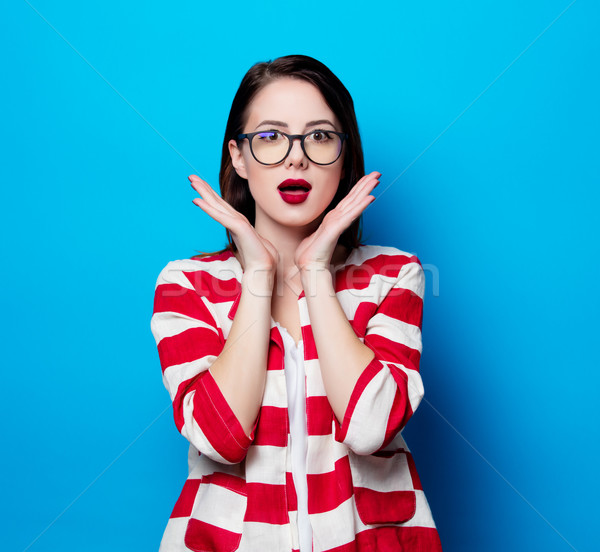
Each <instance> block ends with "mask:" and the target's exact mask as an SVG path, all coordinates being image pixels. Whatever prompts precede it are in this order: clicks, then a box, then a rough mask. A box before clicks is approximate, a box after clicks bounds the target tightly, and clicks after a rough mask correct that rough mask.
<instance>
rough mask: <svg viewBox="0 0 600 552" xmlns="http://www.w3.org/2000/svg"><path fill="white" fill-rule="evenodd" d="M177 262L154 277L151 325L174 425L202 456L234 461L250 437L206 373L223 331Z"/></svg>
mask: <svg viewBox="0 0 600 552" xmlns="http://www.w3.org/2000/svg"><path fill="white" fill-rule="evenodd" d="M178 263H181V261H172V262H170V263H169V264H168V265H167V266H166V267H165V268H164V269H163V270H162V272H161V273H160V275H159V276H158V280H157V282H156V290H155V294H154V312H153V315H152V321H151V324H150V326H151V330H152V334H153V335H154V339H155V340H156V345H157V348H158V355H159V358H160V363H161V367H162V371H163V382H164V384H165V387H166V388H167V390H168V391H169V394H170V396H171V401H172V402H173V415H174V418H175V425H176V426H177V429H178V430H179V431H180V432H181V434H182V435H183V436H184V437H185V438H186V439H188V441H190V443H191V444H192V445H193V446H194V447H196V448H197V449H198V451H199V452H200V453H201V454H205V455H206V456H208V457H209V458H211V459H212V460H215V461H217V462H220V463H224V464H235V463H237V462H241V461H242V460H243V459H244V457H245V456H246V452H247V450H248V448H249V447H250V444H251V442H252V438H253V435H250V436H248V435H246V433H245V431H244V429H243V428H242V425H241V424H240V422H239V420H238V419H237V417H236V416H235V414H234V413H233V411H232V410H231V408H230V406H229V404H228V403H227V401H226V399H225V397H224V396H223V394H222V393H221V390H220V389H219V387H218V385H217V383H216V381H215V380H214V378H213V376H212V374H211V373H210V371H209V368H210V366H211V365H212V363H213V362H214V361H215V360H216V358H217V357H218V356H219V354H220V353H221V351H222V350H223V347H224V345H225V340H224V338H223V333H222V331H221V329H220V328H219V326H218V324H217V322H216V321H215V317H214V316H213V314H212V313H211V310H210V308H209V306H208V304H209V303H208V301H207V299H206V297H204V296H203V295H202V294H201V293H200V292H199V291H198V290H197V289H195V287H194V285H193V284H192V282H191V281H190V278H188V276H187V275H186V273H187V271H184V270H182V268H181V267H180V266H179V265H178ZM192 280H193V278H192Z"/></svg>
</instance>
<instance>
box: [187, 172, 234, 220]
mask: <svg viewBox="0 0 600 552" xmlns="http://www.w3.org/2000/svg"><path fill="white" fill-rule="evenodd" d="M188 179H189V181H190V184H191V185H192V188H194V190H196V191H197V192H198V193H199V194H200V195H201V196H202V197H203V198H204V199H205V200H206V201H210V202H212V203H213V204H214V205H215V206H218V207H219V208H220V209H221V210H222V211H223V212H228V213H229V214H231V215H239V216H243V215H242V214H241V213H240V212H239V211H237V210H236V209H235V208H234V207H232V206H231V204H229V203H228V202H227V201H225V200H224V199H223V198H222V197H221V196H220V195H219V194H218V193H217V192H216V191H215V190H213V188H212V186H210V184H208V183H207V182H206V181H205V180H202V179H201V178H198V177H197V176H195V175H191V176H189V177H188Z"/></svg>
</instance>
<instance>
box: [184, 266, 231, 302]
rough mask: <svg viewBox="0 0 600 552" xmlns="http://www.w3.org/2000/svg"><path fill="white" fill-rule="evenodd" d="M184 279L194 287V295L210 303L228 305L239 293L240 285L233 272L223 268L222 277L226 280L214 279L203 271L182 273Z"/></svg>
mask: <svg viewBox="0 0 600 552" xmlns="http://www.w3.org/2000/svg"><path fill="white" fill-rule="evenodd" d="M183 274H184V275H185V277H186V278H187V279H188V280H189V281H190V283H191V284H192V285H193V286H194V289H195V290H196V293H198V294H199V295H201V296H203V297H206V298H207V299H208V300H209V301H210V302H211V303H229V302H231V301H234V300H235V298H236V297H237V296H238V295H239V293H240V292H241V285H240V283H239V282H238V281H237V279H236V278H235V276H234V275H233V271H232V270H231V269H228V268H223V270H222V274H223V276H230V277H229V278H227V279H221V278H215V277H214V276H213V275H212V274H210V273H209V272H206V271H205V270H195V271H192V272H184V273H183Z"/></svg>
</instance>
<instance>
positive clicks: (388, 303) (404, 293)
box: [377, 288, 423, 327]
mask: <svg viewBox="0 0 600 552" xmlns="http://www.w3.org/2000/svg"><path fill="white" fill-rule="evenodd" d="M380 313H381V314H385V315H386V316H389V317H390V318H394V319H395V320H400V321H401V322H406V323H407V324H412V325H413V326H419V327H421V322H422V321H423V299H421V298H420V297H419V296H418V295H417V294H416V293H414V292H413V291H411V290H410V289H402V288H393V289H390V291H389V292H388V294H387V295H386V296H385V298H384V300H383V301H382V302H381V305H379V308H378V309H377V314H380Z"/></svg>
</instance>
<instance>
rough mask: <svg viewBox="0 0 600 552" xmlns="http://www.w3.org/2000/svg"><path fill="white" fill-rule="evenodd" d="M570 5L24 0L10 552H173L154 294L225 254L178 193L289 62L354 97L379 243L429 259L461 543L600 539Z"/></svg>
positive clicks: (17, 14) (418, 436) (453, 542)
mask: <svg viewBox="0 0 600 552" xmlns="http://www.w3.org/2000/svg"><path fill="white" fill-rule="evenodd" d="M567 6H569V3H568V1H567V0H562V1H559V0H544V1H541V0H536V1H530V2H527V3H525V4H523V3H522V2H517V1H516V0H507V1H506V2H503V3H498V2H491V1H477V2H476V1H468V2H461V3H456V2H441V1H423V2H389V3H386V2H382V3H376V4H373V5H372V6H369V5H368V4H365V3H360V4H358V3H356V4H354V3H341V2H340V3H332V2H325V3H322V2H310V1H305V2H301V3H298V2H296V3H282V2H245V3H226V4H225V5H224V6H223V7H218V6H217V4H216V3H210V4H207V3H196V2H189V1H187V2H177V3H175V4H174V5H171V6H167V5H166V4H165V3H164V2H128V3H121V2H116V1H114V0H103V1H102V2H98V1H90V2H85V3H80V2H50V1H48V0H34V1H32V2H31V3H29V2H25V1H18V0H15V1H13V2H10V3H5V4H4V7H3V10H2V12H3V13H2V17H1V19H0V48H1V51H2V52H3V53H2V59H1V62H0V64H1V65H0V69H1V75H2V86H1V90H0V99H1V103H0V105H1V108H2V116H1V122H0V128H1V129H2V133H1V136H2V138H1V139H2V148H1V150H0V156H1V157H0V161H1V163H0V180H1V190H2V202H1V208H2V216H1V221H0V224H1V225H2V227H1V231H2V242H3V245H2V288H3V293H2V317H1V318H2V322H1V335H2V342H3V345H2V359H3V368H2V374H3V385H2V391H1V392H2V400H1V401H0V409H1V412H0V419H1V420H2V441H3V447H2V448H3V453H2V455H1V460H0V462H1V463H2V466H1V470H0V486H1V488H2V511H1V512H0V519H2V524H3V526H4V527H5V529H4V530H3V531H2V533H3V544H2V548H3V550H20V551H23V550H31V551H42V550H46V551H50V550H61V551H65V552H66V551H70V550H73V551H80V550H88V551H96V550H98V551H100V550H102V551H105V550H114V551H120V550H127V551H132V550H142V551H145V550H156V549H157V548H158V543H159V541H160V537H161V535H162V532H163V529H164V526H165V524H166V521H167V518H168V516H169V513H170V511H171V508H172V506H173V504H174V502H175V500H176V498H177V496H178V493H179V491H180V488H181V486H182V484H183V482H184V479H185V476H186V470H187V465H186V452H187V445H186V441H185V440H184V439H183V438H182V437H181V436H180V435H179V434H178V433H177V431H176V429H175V426H174V423H173V421H172V415H171V412H170V409H169V407H170V403H169V400H168V395H167V392H166V390H165V389H164V388H163V386H162V381H161V372H160V366H159V362H158V355H157V352H156V346H155V343H154V340H153V337H152V334H151V333H150V317H151V314H152V301H153V292H154V285H155V282H156V277H157V276H158V273H159V271H160V270H161V269H162V267H163V266H164V265H165V264H166V263H167V262H168V261H170V260H173V259H179V258H186V257H189V256H192V255H194V254H195V253H196V251H198V250H215V249H219V248H220V247H222V245H223V244H224V241H225V237H224V231H222V230H221V229H220V227H219V226H218V225H217V224H216V223H214V222H213V221H212V220H210V219H208V217H206V216H205V215H204V214H203V213H202V211H201V210H200V209H198V208H197V207H195V206H194V205H193V204H192V199H193V198H194V197H195V195H194V193H193V190H192V189H191V188H190V186H189V183H188V181H187V179H186V177H187V175H188V174H190V173H193V172H196V173H197V174H199V175H200V176H202V177H203V178H205V179H207V180H208V181H209V182H210V183H211V184H213V185H214V186H215V187H216V186H217V174H218V167H219V160H220V159H219V156H220V148H221V140H222V135H223V131H224V127H225V122H226V118H227V115H228V110H229V106H230V103H231V100H232V98H233V95H234V93H235V90H236V89H237V86H238V84H239V81H240V80H241V78H242V76H243V74H244V73H245V71H246V70H247V69H248V68H249V67H250V66H251V65H252V64H253V63H255V62H257V61H262V60H267V59H272V58H274V57H277V56H280V55H286V54H290V53H304V54H308V55H312V56H314V57H316V58H318V59H320V60H321V61H323V62H324V63H326V64H327V65H328V66H329V67H330V68H331V69H332V70H333V71H334V72H335V73H336V74H337V75H338V76H339V77H340V78H341V80H342V81H343V82H344V83H345V84H346V86H347V87H348V89H349V90H350V92H351V93H352V95H353V97H354V99H355V104H356V110H357V114H358V119H359V125H360V129H361V133H362V137H363V141H364V145H365V154H366V166H367V170H368V171H371V170H379V171H381V172H382V173H383V177H382V182H381V184H380V186H379V188H378V191H377V194H376V195H378V196H379V198H380V199H378V200H376V201H375V203H373V204H372V205H371V206H370V207H369V208H368V210H367V211H366V214H365V228H366V237H367V241H368V242H370V243H379V244H385V245H393V246H396V247H400V248H402V249H405V250H407V251H411V252H416V253H417V254H418V255H419V257H420V259H421V261H422V262H423V264H424V265H425V268H426V274H427V291H426V298H425V319H424V353H423V358H422V374H423V379H424V383H425V388H426V396H425V401H424V402H423V403H422V404H421V406H420V408H419V410H418V411H417V413H416V415H415V416H414V418H413V420H412V421H411V423H410V424H409V426H408V428H407V430H406V431H405V436H406V438H407V441H408V443H409V446H411V448H412V450H413V452H414V455H415V458H416V462H417V467H418V469H419V472H420V475H421V478H422V480H423V484H424V488H425V492H426V494H427V496H428V499H429V502H430V504H431V507H432V510H433V514H434V517H435V520H436V522H437V525H438V528H439V531H440V535H441V538H442V542H443V544H444V549H445V550H446V551H477V552H480V551H499V552H500V551H502V552H505V551H507V550H514V551H521V550H530V549H534V548H535V549H539V550H552V551H554V550H556V551H568V550H578V551H584V550H597V549H598V548H597V546H598V537H597V532H596V531H595V530H593V525H594V524H595V519H596V518H597V514H598V507H597V501H598V496H599V494H600V478H599V477H598V474H597V465H598V455H599V452H600V446H599V444H600V439H599V437H600V436H599V431H598V420H599V416H598V414H599V412H598V400H597V398H596V395H597V388H598V384H599V383H600V380H599V377H598V371H599V368H600V363H599V358H598V357H599V355H598V346H597V334H598V330H599V327H598V326H599V325H598V318H597V315H598V307H599V291H598V284H597V275H598V270H599V268H600V267H599V261H598V256H599V255H598V254H599V250H598V249H599V248H598V245H597V244H598V224H597V222H596V211H597V205H598V199H599V197H598V185H599V184H600V178H599V173H600V169H599V167H598V157H599V155H598V152H599V149H598V148H599V145H600V141H599V138H598V129H599V128H600V125H599V123H600V109H599V103H598V98H599V97H600V83H599V80H598V59H600V40H599V38H598V21H599V17H598V16H599V15H600V8H599V7H598V4H597V3H594V2H592V1H586V0H579V1H577V2H574V3H573V4H572V5H571V6H570V8H569V9H568V10H567V11H566V12H565V13H563V15H562V16H560V17H559V18H558V20H556V21H555V19H556V18H557V17H558V16H559V15H560V14H561V13H562V12H563V10H564V9H565V8H567ZM36 10H37V11H36ZM553 21H555V22H554V24H552V23H553ZM551 24H552V25H551ZM549 25H551V26H550V28H548V29H547V27H548V26H549ZM546 29H547V30H546ZM545 30H546V31H545ZM544 31H545V32H544ZM540 34H541V36H540ZM536 39H537V40H536ZM473 102H474V103H473ZM465 110H466V111H465Z"/></svg>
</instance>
